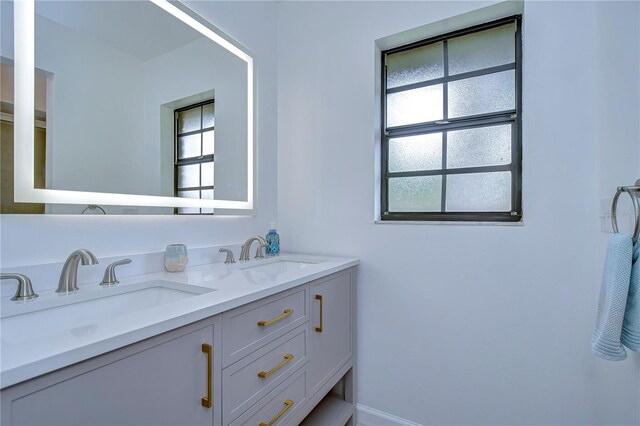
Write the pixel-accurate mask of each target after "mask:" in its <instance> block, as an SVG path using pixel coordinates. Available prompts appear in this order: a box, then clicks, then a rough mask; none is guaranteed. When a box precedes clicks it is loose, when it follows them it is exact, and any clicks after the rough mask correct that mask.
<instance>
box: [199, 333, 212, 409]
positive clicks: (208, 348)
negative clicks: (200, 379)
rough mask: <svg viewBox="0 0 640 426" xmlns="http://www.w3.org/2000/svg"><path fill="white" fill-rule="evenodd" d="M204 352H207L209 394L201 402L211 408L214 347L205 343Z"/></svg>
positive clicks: (203, 345)
mask: <svg viewBox="0 0 640 426" xmlns="http://www.w3.org/2000/svg"><path fill="white" fill-rule="evenodd" d="M202 352H204V353H206V354H207V396H203V397H202V400H201V403H202V406H203V407H206V408H211V400H212V399H213V396H212V393H213V391H212V389H211V382H212V380H213V378H212V377H211V376H212V369H213V368H212V365H211V364H212V360H213V348H212V347H211V345H210V344H208V343H203V344H202Z"/></svg>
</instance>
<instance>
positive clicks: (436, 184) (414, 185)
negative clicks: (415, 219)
mask: <svg viewBox="0 0 640 426" xmlns="http://www.w3.org/2000/svg"><path fill="white" fill-rule="evenodd" d="M388 190H389V211H393V212H433V211H440V205H441V194H442V176H411V177H399V178H392V179H389V186H388Z"/></svg>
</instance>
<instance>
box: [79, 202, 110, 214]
mask: <svg viewBox="0 0 640 426" xmlns="http://www.w3.org/2000/svg"><path fill="white" fill-rule="evenodd" d="M87 210H100V211H101V212H102V214H107V212H105V211H104V209H103V208H102V207H100V206H99V205H97V204H89V205H88V206H87V207H85V209H84V210H82V213H80V214H84V212H86V211H87Z"/></svg>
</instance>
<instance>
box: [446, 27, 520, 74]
mask: <svg viewBox="0 0 640 426" xmlns="http://www.w3.org/2000/svg"><path fill="white" fill-rule="evenodd" d="M515 32H516V26H515V24H513V23H511V24H508V25H503V26H501V27H497V28H491V29H488V30H484V31H480V32H476V33H471V34H467V35H464V36H460V37H455V38H452V39H450V40H449V42H448V49H449V75H455V74H460V73H463V72H469V71H476V70H480V69H483V68H490V67H495V66H498V65H504V64H509V63H513V62H515V60H516V53H515V52H516V48H515Z"/></svg>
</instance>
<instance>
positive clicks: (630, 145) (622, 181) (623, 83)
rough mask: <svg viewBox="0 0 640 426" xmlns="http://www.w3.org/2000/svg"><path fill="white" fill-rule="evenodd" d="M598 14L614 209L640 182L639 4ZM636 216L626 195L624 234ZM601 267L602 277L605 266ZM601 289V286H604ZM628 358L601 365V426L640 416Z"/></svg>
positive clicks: (600, 176) (601, 106) (635, 371)
mask: <svg viewBox="0 0 640 426" xmlns="http://www.w3.org/2000/svg"><path fill="white" fill-rule="evenodd" d="M596 14H597V21H596V24H597V27H596V28H597V35H598V38H597V40H596V52H595V53H596V55H597V56H596V59H597V61H598V68H597V70H598V73H597V82H598V98H597V99H598V102H597V106H598V109H597V114H598V121H597V128H596V135H597V139H598V151H597V174H596V175H597V191H598V192H597V196H598V198H600V199H604V201H605V203H606V205H607V206H610V204H611V201H612V196H613V194H614V193H615V188H616V187H618V186H621V185H633V183H634V182H635V181H636V179H640V25H639V23H640V3H639V2H599V3H597V5H596ZM632 211H633V210H632V206H631V202H630V199H629V197H628V196H627V195H626V194H624V195H623V196H622V197H621V199H620V202H619V206H618V216H619V220H618V222H619V226H620V228H621V232H630V230H631V229H632V228H631V222H632V220H631V219H632V217H633V214H632ZM605 221H606V222H605V226H607V227H608V226H610V223H609V220H608V218H605ZM608 238H609V235H607V234H604V233H598V240H597V248H598V252H597V256H596V259H603V258H604V256H605V253H606V247H607V240H608ZM596 265H597V267H598V268H597V272H596V276H598V277H599V276H600V275H601V273H602V262H596ZM596 284H597V286H599V284H600V283H599V281H598V282H597V283H596ZM627 354H628V356H629V359H627V360H626V361H625V362H617V363H612V362H606V361H601V360H597V361H596V365H595V370H594V376H595V378H596V379H597V381H598V382H599V383H600V386H599V387H598V388H597V389H596V395H597V397H596V400H595V404H596V407H597V410H596V413H597V416H598V422H599V423H603V424H604V423H613V422H612V421H611V419H618V421H619V422H620V423H621V422H622V420H623V419H624V418H623V417H620V413H623V412H627V411H628V410H629V408H628V407H629V406H633V405H634V404H635V405H636V406H637V407H638V410H639V411H640V401H639V397H638V387H639V386H640V384H639V383H638V378H639V377H640V354H638V353H635V352H632V351H627ZM612 388H613V389H618V392H617V393H618V394H619V397H618V398H615V399H611V398H607V394H608V393H609V392H610V391H611V389H612ZM637 415H638V414H637ZM637 418H638V417H636V419H637ZM636 422H637V420H636Z"/></svg>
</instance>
